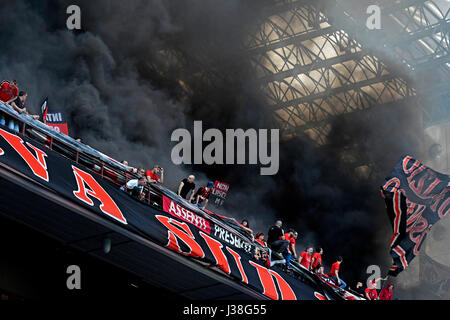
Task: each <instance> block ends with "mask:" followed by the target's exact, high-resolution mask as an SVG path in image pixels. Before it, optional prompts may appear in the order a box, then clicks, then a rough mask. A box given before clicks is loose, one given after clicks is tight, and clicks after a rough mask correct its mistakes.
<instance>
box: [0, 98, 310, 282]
mask: <svg viewBox="0 0 450 320" xmlns="http://www.w3.org/2000/svg"><path fill="white" fill-rule="evenodd" d="M0 115H3V116H4V117H5V118H6V121H8V120H10V119H13V120H14V121H18V122H19V131H20V133H21V134H22V135H24V136H27V137H28V138H30V139H32V140H33V141H35V142H37V143H39V144H41V145H43V146H44V147H46V148H48V149H50V150H53V151H55V152H57V153H58V154H60V155H62V156H64V157H65V158H67V159H69V160H72V161H74V162H75V163H77V164H80V165H82V166H84V167H86V168H87V169H88V170H90V171H92V172H93V173H94V174H96V175H98V176H100V177H101V178H102V179H106V180H108V181H110V182H111V183H113V184H115V185H117V186H125V184H126V183H127V182H128V181H129V180H130V179H138V178H139V176H138V175H137V174H135V173H133V172H131V171H130V170H128V169H127V167H125V166H124V165H122V164H120V163H119V162H117V161H116V160H114V159H111V158H109V157H106V156H105V155H103V154H102V153H100V152H98V151H97V150H95V149H93V148H91V147H88V146H85V145H84V144H82V143H80V142H78V141H76V140H74V139H72V138H71V137H69V136H65V135H63V134H61V133H57V132H54V131H53V130H52V129H51V128H49V127H48V126H47V125H45V124H43V123H41V122H39V121H37V120H34V119H31V118H30V117H28V116H26V115H20V114H17V113H16V112H15V111H13V110H12V109H11V108H9V107H8V106H6V105H4V104H3V103H2V102H0ZM102 157H103V159H101V158H102ZM105 159H107V160H109V161H105ZM160 188H161V187H159V186H153V185H152V184H148V183H147V184H146V185H145V186H144V187H143V192H144V193H145V197H144V199H137V200H139V201H142V202H144V203H146V204H147V205H150V206H152V207H154V208H157V209H158V210H162V207H163V203H162V202H163V195H164V193H165V192H166V193H167V192H168V190H166V189H164V190H163V189H162V188H161V189H160ZM164 191H165V192H164ZM167 196H168V197H170V198H171V199H173V198H176V197H178V196H177V195H176V194H175V196H176V197H175V196H173V195H167ZM174 200H177V199H174ZM178 202H179V203H180V205H184V206H185V207H187V208H189V209H190V210H192V211H194V212H196V213H198V214H201V215H202V216H203V217H205V218H207V219H208V220H210V221H211V222H213V223H215V224H217V225H219V226H220V227H222V228H223V229H225V230H227V231H229V232H230V233H232V234H234V235H236V236H238V237H239V238H240V239H242V240H243V241H245V242H247V243H250V244H251V245H252V247H253V248H255V247H258V248H260V249H262V250H267V248H264V247H262V246H261V245H260V244H259V243H257V242H252V241H250V240H249V239H248V238H247V237H245V236H244V235H242V234H241V233H240V232H239V231H237V230H235V229H233V228H232V227H230V226H228V225H227V224H225V223H222V222H221V221H219V220H218V219H216V218H215V217H213V216H211V215H210V214H208V213H207V212H205V211H203V210H201V209H197V208H193V206H192V205H191V204H186V203H184V202H185V200H184V199H179V200H178ZM272 256H273V257H277V258H278V259H283V257H282V256H281V255H280V254H278V253H276V252H272ZM271 258H272V257H271ZM291 266H292V272H293V275H294V276H295V277H297V278H299V280H300V281H303V282H312V283H316V281H315V279H314V276H313V274H312V273H311V272H310V271H309V270H307V269H306V268H304V267H303V266H301V265H300V264H299V263H297V262H296V261H292V262H291Z"/></svg>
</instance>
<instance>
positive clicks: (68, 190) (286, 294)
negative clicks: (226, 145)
mask: <svg viewBox="0 0 450 320" xmlns="http://www.w3.org/2000/svg"><path fill="white" fill-rule="evenodd" d="M0 162H1V164H2V165H4V166H6V167H9V168H12V169H14V170H16V171H18V172H20V173H22V174H23V175H26V176H27V177H29V178H31V179H33V180H34V181H35V182H36V183H39V184H41V185H43V186H45V188H47V189H50V190H52V191H54V192H55V193H57V194H59V195H61V196H63V197H65V198H67V199H68V200H70V201H72V202H74V203H78V204H79V205H82V206H84V207H86V208H87V209H89V210H91V211H92V212H94V213H96V214H97V215H98V216H100V217H102V218H104V219H107V220H109V221H112V222H114V223H115V224H117V225H119V226H121V227H122V228H125V229H127V230H128V231H131V232H134V233H136V234H139V235H141V236H143V237H146V238H147V239H149V240H151V241H153V242H155V243H157V244H159V245H161V246H163V247H166V248H168V249H170V250H173V251H175V252H177V253H179V254H180V255H183V256H186V257H187V258H188V259H200V260H202V261H204V262H207V263H210V264H213V265H215V266H217V267H218V269H220V271H217V272H222V273H224V274H226V275H228V276H229V277H231V278H233V279H234V280H235V281H236V282H238V283H240V284H241V285H243V286H246V287H248V288H250V289H252V290H255V291H256V292H259V293H261V294H263V295H265V296H267V297H269V298H271V299H309V300H316V299H318V298H317V297H323V296H324V295H325V292H324V290H325V289H324V288H323V285H322V284H321V282H320V281H316V280H317V279H315V278H314V275H311V276H309V277H308V278H307V279H306V278H305V279H298V278H295V277H294V276H292V275H287V274H284V273H282V272H281V271H278V272H277V271H276V270H271V269H268V268H266V267H265V264H264V263H263V262H261V261H258V260H255V258H254V250H252V249H254V245H253V244H251V243H249V242H248V241H247V242H246V241H245V240H243V238H239V237H237V236H236V234H232V233H229V232H227V230H225V229H224V227H223V226H219V225H217V224H215V223H214V222H213V221H210V220H209V219H207V218H205V217H203V216H201V213H200V212H195V210H196V209H193V208H189V207H188V206H187V205H184V204H183V200H182V199H180V201H178V199H177V198H176V196H175V197H171V196H166V195H170V194H171V193H170V191H169V190H168V191H167V193H166V195H164V196H163V201H162V205H161V206H160V207H159V208H158V207H154V206H149V205H147V204H145V203H143V202H140V201H138V200H137V199H134V198H132V197H130V196H129V195H128V194H126V193H125V192H123V191H121V190H120V189H119V187H118V186H117V185H114V184H112V183H111V182H109V181H106V180H103V179H102V178H101V177H100V176H98V175H96V174H95V173H93V171H91V170H89V169H88V168H86V167H84V166H82V165H80V164H77V163H75V162H74V161H71V160H69V159H68V158H66V157H64V156H62V155H60V154H58V153H56V152H54V151H53V150H50V149H48V148H47V147H46V146H43V145H41V144H40V143H37V142H35V141H32V140H31V139H29V138H28V137H24V136H23V135H21V134H18V133H16V132H14V131H11V130H9V129H8V128H6V127H4V126H0ZM0 192H1V191H0ZM25 192H27V191H25V189H24V193H25ZM45 213H46V211H45V208H42V215H45ZM24 214H26V213H24ZM74 214H75V213H74ZM200 267H201V266H200V265H199V268H200ZM182 268H184V266H183V265H180V272H182V270H183V269H182ZM187 281H188V280H187Z"/></svg>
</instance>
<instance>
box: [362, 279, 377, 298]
mask: <svg viewBox="0 0 450 320" xmlns="http://www.w3.org/2000/svg"><path fill="white" fill-rule="evenodd" d="M364 294H365V295H366V298H367V300H377V299H378V293H377V285H376V281H375V280H372V281H370V284H369V286H368V287H367V288H366V290H364Z"/></svg>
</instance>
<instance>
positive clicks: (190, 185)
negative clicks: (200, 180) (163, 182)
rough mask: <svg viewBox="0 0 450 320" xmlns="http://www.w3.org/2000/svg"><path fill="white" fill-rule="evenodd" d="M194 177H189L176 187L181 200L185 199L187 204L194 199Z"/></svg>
mask: <svg viewBox="0 0 450 320" xmlns="http://www.w3.org/2000/svg"><path fill="white" fill-rule="evenodd" d="M194 181H195V176H194V175H192V174H191V175H190V176H189V177H187V178H184V179H183V180H182V181H181V182H180V185H179V186H178V195H179V196H180V197H182V198H183V199H187V200H188V201H189V202H190V201H192V199H193V198H194V190H195V183H194ZM189 192H190V193H191V195H190V197H189V199H188V198H187V196H188V194H189Z"/></svg>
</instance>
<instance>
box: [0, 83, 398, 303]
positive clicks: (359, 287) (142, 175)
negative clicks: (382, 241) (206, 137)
mask: <svg viewBox="0 0 450 320" xmlns="http://www.w3.org/2000/svg"><path fill="white" fill-rule="evenodd" d="M27 97H28V95H27V93H26V92H25V91H19V88H18V85H17V81H16V80H12V81H3V82H2V83H1V85H0V101H2V102H3V103H4V104H5V105H6V106H8V107H10V108H11V109H12V110H14V111H15V112H16V113H17V114H24V115H27V116H29V117H31V118H32V119H35V120H37V119H39V116H38V115H33V114H30V113H29V112H28V110H27V108H26V107H25V103H26V100H27ZM0 124H2V125H5V126H6V125H7V126H8V127H9V128H10V129H11V130H15V131H19V122H18V121H17V120H15V119H13V118H8V117H7V116H5V115H3V114H0ZM77 141H79V142H81V139H80V138H78V139H77ZM122 164H123V165H124V166H125V167H127V168H128V169H129V171H131V172H132V173H135V174H136V175H137V178H134V177H132V176H131V175H129V176H128V179H127V182H126V184H125V185H123V186H122V187H121V189H122V190H123V191H125V192H127V193H129V194H130V195H132V196H134V197H136V198H137V199H139V200H144V199H145V198H146V196H147V194H146V191H145V188H144V187H145V185H146V184H149V183H164V168H162V167H160V166H159V165H154V166H153V168H152V169H151V170H145V169H143V168H134V167H131V166H129V164H128V162H127V161H125V160H124V161H123V162H122ZM194 181H195V176H194V175H189V176H188V177H187V178H184V179H183V180H182V181H181V182H180V183H179V186H178V189H177V190H176V192H177V195H178V196H179V197H181V198H183V199H185V200H187V201H189V202H190V203H193V204H195V205H196V206H198V208H200V209H206V206H207V205H208V199H209V196H210V195H211V192H212V190H213V188H214V183H213V182H212V181H209V182H208V183H207V184H206V186H201V187H199V188H198V189H197V191H195V183H194ZM241 226H242V227H243V228H244V229H245V230H246V231H247V232H248V233H249V234H250V235H251V238H252V239H253V240H254V242H256V243H258V244H259V245H260V247H258V246H256V248H255V251H254V258H255V260H257V261H261V262H262V263H263V264H265V265H266V266H267V267H268V268H271V267H273V266H274V265H277V264H280V265H281V267H282V268H283V269H284V270H285V271H286V272H288V273H289V272H291V270H292V267H291V262H292V261H297V262H298V263H299V264H300V265H301V266H302V267H304V268H306V269H307V270H309V271H311V272H313V273H316V274H317V275H319V276H321V277H322V278H327V279H330V280H331V281H332V282H333V283H334V284H335V285H337V286H338V287H340V288H341V289H344V288H346V287H347V283H346V282H345V281H344V280H343V279H342V278H341V277H340V274H339V270H340V267H341V264H342V262H343V258H342V257H341V256H339V257H337V258H336V260H335V262H334V263H333V264H332V265H331V268H330V272H329V273H328V274H326V273H325V272H324V266H323V264H322V256H323V249H322V248H320V247H319V248H316V249H315V250H314V249H313V248H312V247H307V248H306V249H305V251H303V252H301V253H300V254H299V255H297V252H296V245H295V244H296V239H297V237H298V233H297V232H296V231H295V230H293V229H289V230H288V232H284V230H283V229H282V221H281V220H277V221H276V222H275V224H274V225H273V226H272V227H270V229H269V231H268V233H267V241H266V240H265V235H264V233H263V232H258V233H257V234H256V236H253V231H252V229H251V228H250V226H249V223H248V221H247V220H246V219H244V220H243V221H242V223H241ZM274 252H276V253H278V254H279V255H278V257H280V255H281V256H282V257H283V259H279V258H278V257H277V255H274V254H273V253H274ZM381 280H386V279H383V278H379V279H376V280H372V281H371V282H370V283H369V285H368V286H367V287H366V288H365V289H364V286H363V284H362V283H361V282H358V283H357V284H356V286H355V288H354V289H353V291H354V292H355V293H356V294H359V295H360V296H362V297H364V298H366V299H369V300H378V299H379V300H391V299H392V297H393V288H394V286H393V284H392V283H389V284H388V285H387V286H386V287H385V288H383V289H382V290H381V292H380V295H378V291H377V289H376V288H377V284H378V282H379V281H381Z"/></svg>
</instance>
